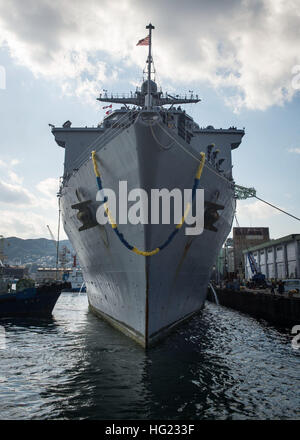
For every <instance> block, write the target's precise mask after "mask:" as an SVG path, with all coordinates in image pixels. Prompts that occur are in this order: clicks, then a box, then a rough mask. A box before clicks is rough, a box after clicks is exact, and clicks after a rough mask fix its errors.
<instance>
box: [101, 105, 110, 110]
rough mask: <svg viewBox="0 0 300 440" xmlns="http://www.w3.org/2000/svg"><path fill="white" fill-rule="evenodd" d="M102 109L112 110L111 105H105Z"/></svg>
mask: <svg viewBox="0 0 300 440" xmlns="http://www.w3.org/2000/svg"><path fill="white" fill-rule="evenodd" d="M102 108H103V109H104V108H112V104H110V105H105V106H104V107H102Z"/></svg>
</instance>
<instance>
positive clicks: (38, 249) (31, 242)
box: [4, 237, 74, 264]
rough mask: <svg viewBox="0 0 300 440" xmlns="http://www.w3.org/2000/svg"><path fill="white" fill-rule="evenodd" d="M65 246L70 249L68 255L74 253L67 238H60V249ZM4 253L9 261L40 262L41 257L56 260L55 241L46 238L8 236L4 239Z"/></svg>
mask: <svg viewBox="0 0 300 440" xmlns="http://www.w3.org/2000/svg"><path fill="white" fill-rule="evenodd" d="M63 246H66V247H67V248H68V249H69V250H70V254H68V256H69V257H70V259H71V255H72V254H73V253H74V251H73V248H72V246H71V243H70V242H69V240H62V241H60V243H59V248H60V250H61V249H62V248H63ZM4 254H5V255H6V256H7V260H6V262H9V263H15V264H16V263H18V262H19V263H21V264H24V263H30V262H32V263H40V261H41V260H42V259H44V260H45V262H47V261H48V260H49V262H51V261H55V260H56V242H55V241H53V240H48V239H47V238H34V239H27V240H26V239H22V238H18V237H8V238H5V241H4Z"/></svg>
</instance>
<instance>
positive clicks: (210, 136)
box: [53, 118, 242, 347]
mask: <svg viewBox="0 0 300 440" xmlns="http://www.w3.org/2000/svg"><path fill="white" fill-rule="evenodd" d="M76 130H77V131H76ZM53 132H54V135H55V137H56V141H57V142H58V143H59V144H60V145H62V144H63V146H64V147H65V148H66V158H68V155H69V156H70V154H74V155H75V156H74V157H76V158H74V160H73V159H72V160H70V158H69V159H68V161H67V163H72V166H71V167H69V169H67V172H68V175H67V178H66V179H65V182H64V185H63V187H62V190H61V207H62V213H63V223H64V229H65V231H66V234H67V235H68V237H69V239H70V241H71V243H72V245H73V247H74V249H75V251H76V253H77V256H78V259H79V262H80V266H81V269H82V272H83V276H84V280H85V283H86V288H87V295H88V300H89V305H90V309H91V310H92V311H93V312H94V313H96V314H97V315H99V316H101V317H103V318H105V319H106V320H108V321H109V322H110V323H111V324H112V325H114V326H116V327H117V328H118V329H119V330H121V331H123V332H124V333H126V334H127V335H129V336H131V337H132V338H134V339H135V340H136V341H137V342H139V343H140V344H141V345H142V346H144V347H148V346H150V345H151V344H153V343H154V342H155V341H156V340H158V339H159V338H161V337H162V336H164V335H165V334H166V332H167V331H169V330H170V329H172V328H174V327H175V326H176V325H177V324H179V323H180V322H182V321H183V320H185V319H187V318H188V317H190V316H192V315H193V314H194V313H196V312H197V311H199V310H200V309H201V308H202V306H203V303H204V301H205V298H206V291H207V285H208V282H209V277H210V274H211V270H212V267H213V264H214V263H215V261H216V258H217V255H218V253H219V251H220V248H221V246H222V244H223V242H224V240H225V239H226V237H227V235H228V234H229V232H230V229H231V225H232V221H233V216H234V211H235V199H234V191H233V182H232V181H230V179H229V180H228V179H225V178H224V175H222V174H221V173H217V172H216V171H215V170H214V169H213V167H211V166H210V165H208V166H207V167H205V168H204V170H203V173H202V176H201V180H200V184H199V188H203V189H204V197H205V201H208V202H212V203H218V204H219V205H223V206H224V209H222V210H221V211H219V214H220V217H219V219H218V221H217V222H216V223H215V225H216V227H217V231H216V232H214V231H212V230H207V229H205V230H204V231H203V233H202V234H200V235H198V236H189V235H185V233H184V228H181V230H180V231H179V233H178V234H177V235H176V237H175V238H174V240H173V241H172V242H171V243H170V244H169V246H167V247H166V248H165V249H163V250H161V251H160V252H159V253H158V254H156V255H154V256H151V257H144V256H140V255H136V254H134V253H133V252H130V251H129V250H128V249H127V248H126V247H125V246H123V244H122V243H121V242H120V240H118V237H117V236H116V234H115V233H114V231H113V229H112V228H111V226H110V225H109V224H106V225H104V226H101V225H99V224H97V225H95V226H93V227H90V228H87V229H85V230H81V231H79V228H80V226H81V222H80V221H79V220H78V218H77V215H76V213H77V210H76V209H74V208H72V206H73V205H75V204H78V203H80V202H84V201H90V202H89V207H90V210H91V212H92V214H93V216H94V217H95V215H96V210H97V207H98V206H99V202H97V201H96V193H97V190H98V188H97V183H96V178H95V174H94V171H93V165H92V161H91V158H90V153H91V150H92V149H96V151H97V157H98V161H99V167H100V170H101V177H102V182H103V185H104V186H105V187H106V188H111V189H113V190H114V191H115V193H116V194H117V195H118V192H119V188H118V184H119V181H127V182H128V190H130V189H132V188H143V189H145V190H146V191H147V192H148V193H149V192H150V190H151V189H153V188H157V189H160V188H167V189H169V190H172V189H173V188H179V189H181V190H182V191H183V190H184V189H186V188H192V186H193V181H194V177H195V173H196V170H197V167H198V165H199V164H198V162H197V161H196V160H195V158H194V157H192V155H191V154H187V151H186V150H189V151H190V152H192V153H193V155H194V156H195V155H198V156H199V152H200V151H205V150H206V146H207V145H208V143H210V142H214V143H215V144H216V145H217V146H219V148H220V149H221V153H223V156H224V157H226V158H227V166H229V167H230V170H231V149H232V148H233V145H236V144H239V142H240V139H241V137H242V135H241V133H240V132H238V131H236V132H234V131H233V132H231V131H228V132H227V131H226V130H223V131H217V130H203V132H199V133H198V135H197V140H196V141H195V142H194V143H193V142H192V143H191V144H188V143H186V142H185V141H184V140H183V139H181V138H180V137H179V136H177V135H176V134H174V133H173V132H172V131H171V130H169V129H168V128H166V129H165V130H162V129H161V128H160V126H159V125H156V126H153V127H152V128H150V127H149V126H147V125H145V124H144V123H143V122H142V120H141V118H138V119H137V120H136V121H135V123H134V124H131V125H130V126H128V127H127V128H125V129H124V130H122V131H121V132H120V133H119V134H118V135H117V136H115V137H113V138H112V139H110V140H108V141H107V142H102V143H100V145H99V143H98V146H97V145H96V148H95V147H93V148H92V147H91V148H89V146H90V145H92V143H93V142H95V140H96V138H97V137H99V135H101V132H100V129H81V130H80V129H71V128H66V129H54V130H53ZM167 133H169V134H170V136H172V137H169V136H168V134H167ZM174 140H175V141H176V142H175V141H174ZM179 144H180V145H182V147H183V148H181V147H180V146H179ZM78 149H81V151H82V152H83V153H81V154H80V155H79V154H78ZM78 157H79V158H80V160H78V159H77V158H78ZM75 167H76V168H75ZM119 229H120V231H121V232H122V233H123V234H124V236H125V237H126V240H127V241H128V242H129V243H131V244H133V245H134V246H136V247H137V248H139V249H141V250H152V249H155V248H156V247H157V246H159V245H161V244H162V243H163V242H164V241H165V240H166V238H167V237H168V236H169V234H170V233H171V232H172V230H173V229H174V224H171V225H161V224H160V225H151V224H148V225H142V224H137V225H132V224H121V225H119Z"/></svg>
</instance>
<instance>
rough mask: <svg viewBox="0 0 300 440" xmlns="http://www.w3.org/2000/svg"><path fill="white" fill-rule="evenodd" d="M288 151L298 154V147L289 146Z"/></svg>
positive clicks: (299, 152) (299, 150) (299, 151)
mask: <svg viewBox="0 0 300 440" xmlns="http://www.w3.org/2000/svg"><path fill="white" fill-rule="evenodd" d="M288 152H289V153H296V154H300V148H289V149H288Z"/></svg>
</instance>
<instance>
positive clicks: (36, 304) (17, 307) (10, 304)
mask: <svg viewBox="0 0 300 440" xmlns="http://www.w3.org/2000/svg"><path fill="white" fill-rule="evenodd" d="M67 285H69V283H51V284H44V285H40V286H35V285H34V283H31V282H30V280H19V281H18V283H17V284H16V290H12V288H11V285H10V284H9V283H7V284H6V285H5V282H4V280H2V282H1V285H0V318H10V317H47V316H51V314H52V311H53V309H54V306H55V304H56V302H57V300H58V298H59V296H60V294H61V291H62V289H64V288H66V287H67Z"/></svg>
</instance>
